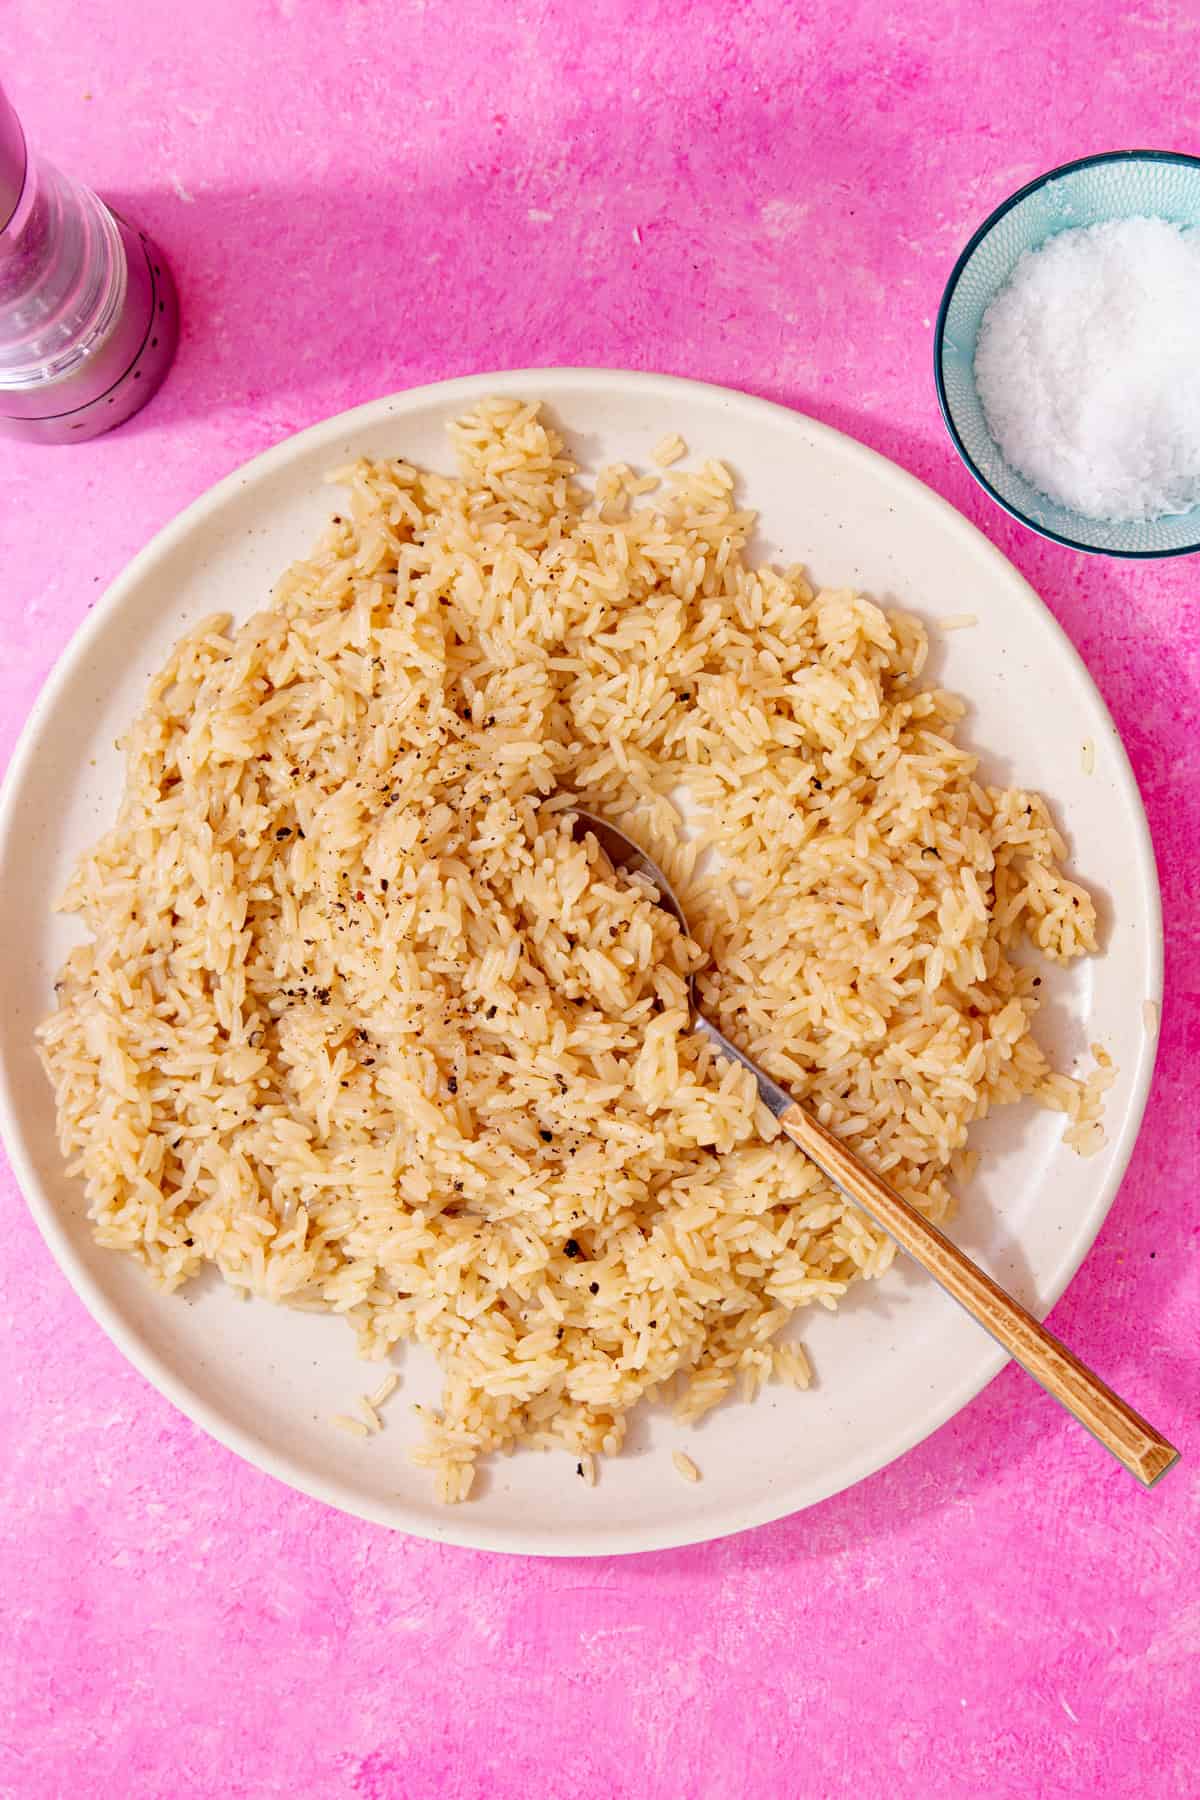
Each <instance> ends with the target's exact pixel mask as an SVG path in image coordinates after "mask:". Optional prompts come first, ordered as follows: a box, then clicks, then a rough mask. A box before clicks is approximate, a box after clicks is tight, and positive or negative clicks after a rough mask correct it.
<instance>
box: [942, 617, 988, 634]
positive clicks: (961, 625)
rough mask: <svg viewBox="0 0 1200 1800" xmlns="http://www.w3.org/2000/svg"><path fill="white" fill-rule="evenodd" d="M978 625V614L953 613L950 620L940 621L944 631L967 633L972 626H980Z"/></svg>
mask: <svg viewBox="0 0 1200 1800" xmlns="http://www.w3.org/2000/svg"><path fill="white" fill-rule="evenodd" d="M978 623H979V614H978V613H951V614H950V616H949V617H948V618H945V619H939V620H938V624H939V625H940V626H941V628H942V630H943V631H966V630H967V629H968V628H969V627H970V626H972V625H978Z"/></svg>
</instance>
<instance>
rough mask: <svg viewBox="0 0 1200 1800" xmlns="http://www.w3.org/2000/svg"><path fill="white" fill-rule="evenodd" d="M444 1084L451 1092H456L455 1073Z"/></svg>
mask: <svg viewBox="0 0 1200 1800" xmlns="http://www.w3.org/2000/svg"><path fill="white" fill-rule="evenodd" d="M446 1086H447V1088H448V1089H449V1090H450V1092H451V1093H452V1094H457V1092H458V1077H457V1076H456V1075H451V1076H450V1077H449V1079H448V1080H447V1082H446Z"/></svg>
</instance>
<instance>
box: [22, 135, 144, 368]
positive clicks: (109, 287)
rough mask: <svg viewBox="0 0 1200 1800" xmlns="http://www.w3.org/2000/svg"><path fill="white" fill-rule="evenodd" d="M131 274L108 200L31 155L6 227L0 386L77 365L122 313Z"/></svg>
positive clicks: (89, 353)
mask: <svg viewBox="0 0 1200 1800" xmlns="http://www.w3.org/2000/svg"><path fill="white" fill-rule="evenodd" d="M126 274H127V271H126V265H125V251H124V248H123V247H122V244H121V236H120V232H119V231H118V229H117V224H116V221H115V219H114V218H113V216H112V214H111V213H110V212H109V210H108V208H107V207H106V206H105V205H104V203H103V201H101V200H100V199H98V198H97V196H96V195H95V194H93V193H92V192H91V191H90V190H89V189H88V188H85V187H81V186H80V185H79V184H78V183H77V182H74V181H71V180H69V179H68V177H67V176H65V175H61V174H60V173H59V172H58V170H57V169H56V168H54V167H53V166H52V165H51V164H50V163H47V162H43V161H41V160H39V159H38V158H36V157H33V156H30V157H29V160H28V163H27V166H26V172H25V183H24V187H23V189H22V193H21V198H20V201H19V203H18V205H17V210H16V212H15V213H14V214H13V216H12V218H11V219H10V220H9V222H8V224H7V225H6V226H5V228H4V230H3V231H2V232H0V390H3V389H6V388H28V387H31V386H34V385H35V384H37V383H39V382H48V381H58V380H61V379H62V378H63V377H64V376H68V375H70V374H71V373H72V372H73V371H74V370H75V369H77V368H79V367H80V365H81V364H83V363H84V362H85V361H86V360H87V358H88V357H89V356H90V355H91V354H92V353H93V352H94V351H95V349H96V347H97V345H98V344H100V343H101V342H102V341H103V340H104V339H105V338H106V337H107V336H108V334H109V332H111V330H112V329H113V326H114V325H115V324H116V321H117V319H118V318H119V317H120V314H121V308H122V306H123V304H124V301H125V287H126Z"/></svg>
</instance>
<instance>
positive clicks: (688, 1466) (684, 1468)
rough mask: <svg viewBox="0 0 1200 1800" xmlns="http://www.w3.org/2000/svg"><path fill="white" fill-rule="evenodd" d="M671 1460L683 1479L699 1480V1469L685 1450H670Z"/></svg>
mask: <svg viewBox="0 0 1200 1800" xmlns="http://www.w3.org/2000/svg"><path fill="white" fill-rule="evenodd" d="M671 1461H672V1462H673V1463H674V1464H675V1467H676V1468H677V1469H678V1470H679V1473H680V1474H681V1475H682V1476H683V1479H684V1480H685V1481H699V1479H700V1471H699V1469H698V1468H697V1467H696V1465H695V1463H694V1462H693V1461H692V1459H691V1457H690V1456H688V1455H687V1454H686V1452H685V1451H683V1450H674V1451H672V1453H671Z"/></svg>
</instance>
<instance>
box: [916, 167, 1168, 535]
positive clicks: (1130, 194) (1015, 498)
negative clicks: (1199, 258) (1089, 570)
mask: <svg viewBox="0 0 1200 1800" xmlns="http://www.w3.org/2000/svg"><path fill="white" fill-rule="evenodd" d="M1140 214H1149V215H1153V216H1156V217H1158V218H1163V219H1169V220H1171V222H1172V223H1173V224H1176V225H1185V226H1190V225H1194V226H1200V157H1195V156H1184V155H1183V154H1181V153H1180V152H1178V151H1174V150H1111V151H1108V152H1106V153H1105V154H1103V155H1101V156H1084V157H1081V158H1080V159H1079V161H1078V162H1071V163H1064V164H1063V165H1062V167H1061V168H1058V169H1051V170H1050V171H1049V173H1048V174H1046V175H1039V177H1038V178H1037V180H1036V181H1031V182H1030V183H1029V185H1028V186H1027V187H1023V188H1021V189H1020V190H1019V191H1018V192H1017V193H1015V194H1012V195H1011V196H1010V197H1009V198H1008V199H1007V200H1006V201H1005V202H1004V203H1003V205H1002V206H998V207H997V208H996V210H995V212H994V213H992V215H991V216H990V218H987V219H985V220H984V222H983V224H982V225H981V226H980V227H979V230H978V231H977V232H976V233H975V235H974V237H973V238H972V239H971V241H970V243H969V244H968V245H967V247H966V249H965V250H964V251H963V253H962V255H961V256H960V257H959V259H958V261H957V263H956V264H955V265H954V272H953V273H952V275H951V276H950V279H949V281H948V282H947V283H946V291H945V293H944V294H943V296H942V304H941V307H940V308H939V311H938V319H937V330H936V332H935V334H934V343H933V364H934V375H935V378H936V381H937V391H938V402H939V404H940V406H941V409H942V417H943V418H944V419H945V421H946V428H947V430H948V431H949V433H950V436H951V438H952V439H953V440H954V445H955V448H956V449H957V451H958V453H959V455H960V456H961V457H962V459H963V461H964V462H965V463H966V465H967V467H968V469H970V471H971V473H972V475H974V477H975V479H976V480H977V481H978V482H979V484H980V486H981V487H983V488H985V489H986V490H987V492H988V493H989V494H990V495H991V497H992V499H993V500H995V501H997V502H998V503H999V504H1000V505H1001V506H1002V507H1003V508H1004V510H1005V512H1008V513H1011V514H1012V516H1013V518H1014V519H1019V520H1020V521H1021V523H1022V524H1023V525H1028V526H1029V527H1030V529H1031V530H1033V531H1037V532H1040V533H1041V535H1042V536H1043V537H1047V538H1053V539H1054V541H1055V542H1056V543H1059V544H1067V545H1069V546H1070V547H1071V549H1073V550H1089V551H1093V552H1096V553H1099V554H1101V555H1104V556H1141V557H1148V556H1186V555H1188V554H1190V553H1191V552H1193V551H1196V550H1200V507H1193V508H1192V510H1191V511H1190V512H1186V513H1174V514H1171V515H1169V516H1167V517H1164V518H1161V519H1132V520H1130V519H1089V518H1086V517H1085V516H1084V515H1083V514H1082V513H1077V512H1072V511H1071V509H1070V508H1069V507H1065V506H1059V505H1058V504H1057V503H1056V502H1055V501H1053V500H1051V499H1050V498H1049V497H1048V496H1047V495H1046V494H1043V493H1041V492H1040V491H1039V490H1038V489H1037V488H1035V487H1034V486H1033V485H1032V483H1031V482H1028V481H1026V480H1025V478H1024V477H1023V476H1022V475H1018V474H1017V472H1016V470H1015V469H1013V468H1011V467H1010V466H1009V464H1008V463H1006V462H1005V460H1004V458H1003V456H1002V455H1001V454H1000V451H999V449H998V447H997V445H996V442H995V439H994V438H993V437H992V434H991V432H990V431H989V430H988V426H987V420H986V419H985V418H984V414H983V407H982V405H981V403H980V400H979V395H978V393H977V392H976V389H975V340H976V338H977V336H978V334H979V325H980V321H981V320H982V318H983V315H984V313H985V312H986V311H987V309H988V306H989V305H990V304H991V302H992V300H993V298H994V297H995V295H996V294H997V293H998V292H999V290H1000V289H1001V288H1002V287H1003V286H1004V284H1005V282H1006V281H1007V280H1008V278H1009V276H1010V275H1011V274H1012V272H1013V269H1014V268H1015V266H1016V264H1017V262H1018V260H1019V259H1020V258H1021V257H1022V256H1023V255H1024V254H1025V252H1026V250H1033V249H1036V247H1037V246H1038V245H1039V244H1043V243H1045V241H1046V239H1047V238H1049V237H1053V235H1054V234H1055V232H1058V231H1065V230H1067V229H1068V228H1070V227H1072V226H1080V225H1099V224H1101V223H1102V222H1103V221H1104V220H1106V219H1127V218H1130V217H1135V216H1137V215H1140Z"/></svg>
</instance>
